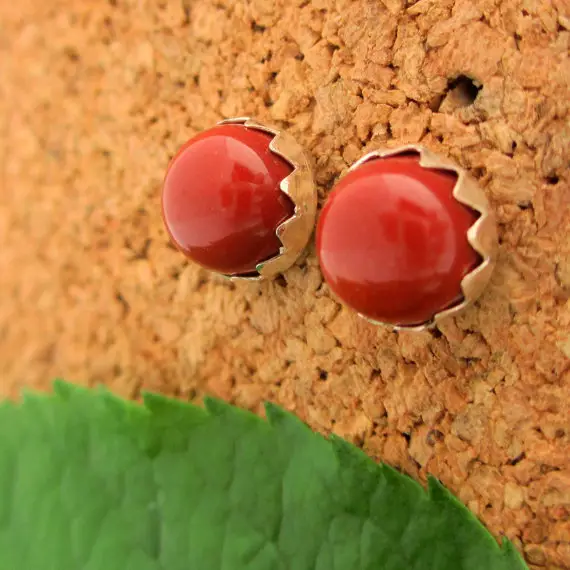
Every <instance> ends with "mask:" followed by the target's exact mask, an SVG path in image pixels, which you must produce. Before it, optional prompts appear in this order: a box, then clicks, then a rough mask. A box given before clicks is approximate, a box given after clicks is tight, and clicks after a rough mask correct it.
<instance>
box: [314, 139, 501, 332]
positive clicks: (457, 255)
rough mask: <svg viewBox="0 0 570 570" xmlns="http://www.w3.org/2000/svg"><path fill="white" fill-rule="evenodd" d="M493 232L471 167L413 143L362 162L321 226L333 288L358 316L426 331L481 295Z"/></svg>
mask: <svg viewBox="0 0 570 570" xmlns="http://www.w3.org/2000/svg"><path fill="white" fill-rule="evenodd" d="M496 244H497V233H496V225H495V222H494V218H493V216H492V214H491V212H490V210H489V205H488V203H487V200H486V198H485V195H484V194H483V192H482V190H481V189H480V188H479V187H478V185H477V183H476V182H475V180H474V179H472V178H471V177H470V176H469V175H468V174H467V172H466V171H465V170H463V169H462V168H459V167H457V166H455V165H454V164H452V163H451V162H448V161H447V160H444V159H442V158H440V157H438V156H436V155H434V154H433V153H431V152H430V151H428V150H427V149H425V148H423V147H421V146H416V145H409V146H404V147H401V148H398V149H395V150H388V151H374V152H371V153H370V154H367V155H366V156H364V157H363V158H362V159H360V160H359V161H358V162H356V163H355V164H354V165H353V166H352V167H351V168H350V170H349V171H348V173H347V174H346V175H345V176H344V177H343V178H342V179H341V180H340V182H339V183H338V184H337V186H336V188H335V189H334V190H333V192H332V194H331V195H330V197H329V199H328V200H327V203H326V204H325V206H324V209H323V211H322V213H321V216H320V219H319V222H318V225H317V253H318V256H319V262H320V265H321V269H322V272H323V275H324V277H325V280H326V282H327V283H328V285H329V287H330V289H331V290H332V292H333V293H334V294H335V295H336V296H337V297H338V298H339V299H340V300H341V301H343V302H344V303H345V304H346V305H348V306H349V307H351V308H352V309H354V310H356V311H357V312H358V313H359V314H360V315H361V316H362V317H364V318H366V319H368V320H369V321H371V322H373V323H375V324H384V325H389V326H391V327H392V328H395V329H413V330H425V329H427V328H430V327H432V326H434V325H435V324H436V323H437V322H438V321H439V320H440V319H442V318H444V317H447V316H450V315H455V314H456V313H458V312H459V311H461V310H463V309H464V308H465V307H467V306H468V305H469V304H470V303H472V302H473V301H475V300H476V299H477V297H478V296H479V295H480V294H481V293H482V291H483V289H484V288H485V286H486V285H487V282H488V281H489V278H490V275H491V273H492V270H493V266H494V256H495V249H496Z"/></svg>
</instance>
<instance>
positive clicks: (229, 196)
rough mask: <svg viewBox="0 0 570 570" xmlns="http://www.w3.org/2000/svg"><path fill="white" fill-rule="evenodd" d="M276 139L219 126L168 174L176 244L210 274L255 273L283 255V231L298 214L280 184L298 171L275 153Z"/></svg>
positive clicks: (166, 196)
mask: <svg viewBox="0 0 570 570" xmlns="http://www.w3.org/2000/svg"><path fill="white" fill-rule="evenodd" d="M272 138H273V137H272V135H269V134H267V133H264V132H261V131H259V130H256V129H251V128H246V127H244V126H243V125H221V126H217V127H214V128H213V129H210V130H208V131H204V132H203V133H201V134H199V135H198V136H196V137H194V138H193V139H191V140H189V141H188V142H187V143H186V144H185V145H184V146H183V147H182V148H181V149H180V151H179V152H178V154H177V155H176V156H175V157H174V158H173V159H172V162H171V163H170V166H169V167H168V171H167V173H166V178H165V180H164V185H163V191H162V213H163V218H164V223H165V224H166V228H167V230H168V233H169V234H170V237H171V238H172V240H173V242H174V243H175V245H176V246H177V247H178V248H179V249H180V250H181V251H182V252H183V253H184V254H185V255H187V256H188V257H189V258H190V259H192V260H193V261H195V262H197V263H199V264H200V265H202V266H204V267H206V268H207V269H211V270H213V271H217V272H220V273H224V274H228V275H235V274H245V273H251V272H254V271H255V268H256V265H257V264H258V263H260V262H261V261H265V260H267V259H269V258H271V257H274V256H275V255H277V254H278V253H279V248H280V246H281V242H280V241H279V239H278V238H277V235H276V234H275V230H276V228H277V226H279V224H281V223H282V222H283V221H284V220H286V219H288V218H290V217H291V216H292V215H293V212H294V205H293V203H292V202H291V200H290V199H289V198H288V197H287V196H286V195H285V194H284V193H283V192H281V190H280V189H279V184H280V182H281V181H282V180H283V179H284V178H285V177H287V176H288V175H289V174H290V173H291V172H292V170H293V168H292V166H290V165H289V163H288V162H286V161H285V160H284V159H282V158H281V157H279V156H278V155H276V154H275V153H273V152H272V151H271V150H269V143H270V142H271V140H272Z"/></svg>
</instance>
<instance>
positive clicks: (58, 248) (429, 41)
mask: <svg viewBox="0 0 570 570" xmlns="http://www.w3.org/2000/svg"><path fill="white" fill-rule="evenodd" d="M569 49H570V3H569V2H568V0H552V1H547V0H456V1H453V0H419V1H417V2H414V1H413V0H217V1H214V0H184V1H181V0H106V1H103V0H45V1H40V0H18V1H17V2H9V1H7V2H2V3H0V63H1V65H0V74H1V78H2V79H1V81H0V161H1V164H0V176H1V178H0V180H1V191H0V371H1V376H0V377H1V384H0V395H2V396H10V397H14V396H17V394H18V393H19V391H20V390H21V388H22V387H24V386H27V387H36V388H41V389H45V388H48V387H49V385H50V381H51V379H52V378H53V377H55V376H60V377H65V378H66V379H68V380H72V381H74V382H77V383H79V384H84V385H97V384H99V383H104V384H105V385H107V386H108V387H109V388H110V389H112V390H113V391H115V392H117V393H118V394H121V395H123V396H126V397H129V398H137V397H139V395H140V392H141V391H142V390H152V391H158V392H161V393H164V394H168V395H173V396H176V397H180V398H184V399H196V400H199V399H200V397H201V396H202V395H203V394H206V393H208V394H214V395H217V396H219V397H222V398H224V399H226V400H229V401H231V402H233V403H235V404H237V405H240V406H243V407H245V408H249V409H252V410H255V411H259V412H261V410H262V405H261V404H262V402H263V401H264V400H271V401H273V402H277V403H279V404H281V405H283V406H284V407H286V408H287V409H289V410H292V411H293V412H295V413H296V414H298V415H299V416H300V417H301V418H302V419H304V420H305V421H307V422H308V423H309V424H310V425H311V426H312V427H313V428H315V429H316V430H319V431H320V432H323V433H325V434H326V433H329V432H331V431H332V432H335V433H337V434H340V435H342V436H345V437H346V438H348V439H349V440H351V441H353V442H355V443H357V444H358V445H360V446H361V447H362V448H363V449H364V450H365V451H366V452H367V453H368V454H369V455H371V456H372V457H374V458H375V459H383V460H385V461H387V462H389V463H391V464H393V465H395V466H397V467H399V468H401V469H402V470H404V471H405V472H407V473H409V474H410V475H412V476H413V477H415V478H418V479H419V480H425V477H426V474H427V473H428V472H429V473H433V474H434V475H435V476H437V477H439V478H440V479H441V480H442V481H443V483H444V484H445V485H447V486H448V487H449V488H450V489H451V490H452V491H453V492H454V493H456V494H457V495H458V496H459V498H460V499H461V500H462V501H464V502H465V503H466V504H467V505H468V506H469V508H470V509H472V510H473V512H475V513H476V514H477V515H478V516H479V517H480V518H481V519H482V520H483V521H484V522H485V524H487V525H488V526H489V528H490V529H491V530H492V531H493V532H494V533H495V535H496V536H497V537H499V536H501V535H506V536H508V537H509V538H510V539H512V540H513V541H514V543H515V544H516V545H517V547H518V548H519V549H520V550H521V551H522V552H523V553H524V555H525V557H526V559H527V561H528V562H529V564H530V566H531V568H533V569H543V568H547V569H549V570H556V569H558V570H559V569H570V370H569V362H570V360H569V358H570V302H569V293H570V238H569V231H570V208H569V204H570V188H569V184H570V175H569V169H568V167H569V161H570V122H569V108H570V55H569ZM241 115H250V116H254V117H256V118H258V119H259V120H262V121H269V122H272V123H276V124H278V125H280V126H282V127H284V128H287V129H289V130H290V132H292V133H293V134H294V135H295V136H296V137H297V138H298V140H299V141H300V142H301V143H302V144H303V145H304V146H305V147H306V148H307V149H308V151H309V153H310V154H311V156H312V157H313V159H314V161H315V165H316V178H317V183H318V189H319V197H320V203H321V205H322V203H323V202H324V200H325V199H326V196H327V194H328V192H329V191H330V189H331V188H332V186H333V185H334V183H335V181H336V180H337V179H338V177H339V175H340V174H341V173H342V172H343V171H345V170H346V169H347V168H348V166H349V165H350V164H351V163H352V162H353V161H355V160H356V159H358V158H359V157H360V156H362V155H363V154H364V153H365V152H367V151H370V150H373V149H376V148H379V147H382V146H392V145H397V144H401V143H406V142H420V141H421V142H422V143H423V144H425V145H427V146H428V147H430V148H431V149H433V150H435V151H436V152H439V153H441V154H443V155H446V156H449V157H451V158H453V159H454V160H455V161H456V162H457V163H459V164H460V165H462V166H464V167H466V168H467V169H469V171H470V172H471V173H472V174H473V175H474V176H475V177H476V178H477V179H479V180H480V183H481V185H482V186H483V187H484V189H485V191H486V194H487V196H488V197H489V200H490V201H491V203H492V207H493V209H494V211H495V212H496V214H497V217H498V221H499V232H500V253H499V261H498V267H497V269H496V271H495V274H494V277H493V279H492V283H491V285H490V287H489V288H488V290H487V292H486V293H485V294H484V296H483V297H482V299H481V300H480V302H479V303H478V304H477V305H476V306H474V307H473V308H471V309H470V310H469V311H468V312H466V313H465V314H464V315H463V316H461V317H460V318H457V319H454V320H451V321H448V322H446V323H445V325H442V326H441V328H440V330H439V331H436V332H435V333H422V334H417V333H399V334H398V333H394V332H389V331H387V330H384V329H382V328H375V327H373V326H372V325H369V324H367V323H365V322H364V321H362V320H360V319H359V318H357V317H356V316H355V315H354V314H353V313H352V312H350V311H349V310H346V309H343V308H341V307H340V306H339V305H338V304H337V303H336V302H335V301H334V300H332V298H331V296H330V294H329V292H328V290H327V287H326V285H324V284H323V281H322V277H321V274H320V272H319V268H318V264H317V261H316V257H315V254H314V249H313V248H310V250H309V255H308V256H307V257H306V258H305V259H303V260H301V261H299V262H298V264H297V265H296V266H295V267H294V268H293V269H291V270H290V271H289V272H287V274H286V275H285V276H284V277H283V278H282V279H278V280H277V281H275V282H273V283H262V284H251V283H240V284H233V283H229V282H225V281H222V280H220V279H217V278H213V277H212V276H210V275H208V274H207V273H206V272H204V271H203V270H201V269H199V268H198V267H196V266H194V265H191V264H189V263H187V262H186V261H185V259H184V258H183V257H182V256H181V255H180V254H179V253H177V252H176V251H175V250H174V249H173V247H172V246H171V245H169V243H168V239H167V236H166V233H165V230H164V228H163V226H162V222H161V218H160V185H161V180H162V176H163V174H164V171H165V167H166V165H167V163H168V160H169V158H170V157H171V156H172V155H173V154H174V152H175V151H176V149H177V148H178V146H179V145H180V144H182V143H183V142H185V140H186V139H187V138H189V137H190V136H192V135H193V134H195V133H197V132H198V131H200V130H202V129H205V128H208V127H210V126H212V125H213V124H214V123H215V122H216V121H218V120H220V119H222V118H225V117H231V116H241Z"/></svg>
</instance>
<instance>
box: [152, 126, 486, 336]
mask: <svg viewBox="0 0 570 570" xmlns="http://www.w3.org/2000/svg"><path fill="white" fill-rule="evenodd" d="M162 213H163V219H164V222H165V225H166V228H167V230H168V233H169V234H170V237H171V239H172V241H173V242H174V244H175V245H176V247H177V248H178V249H179V250H180V251H182V253H184V254H185V255H186V256H187V257H188V258H190V259H191V260H192V261H194V262H197V263H198V264H200V265H202V266H203V267H205V268H207V269H209V270H211V271H214V272H217V273H219V274H222V275H224V276H227V277H230V278H239V279H262V278H273V277H276V276H277V275H279V274H281V273H283V272H285V271H286V270H287V269H288V268H289V267H290V266H291V265H293V263H294V262H295V260H296V259H297V258H298V257H299V256H300V255H301V253H302V252H303V250H304V249H305V247H306V245H307V243H308V241H309V239H310V237H311V234H312V232H313V228H314V225H315V219H316V213H317V194H316V188H315V184H314V181H313V174H312V168H311V161H310V159H309V157H308V155H307V153H306V152H305V151H304V150H303V148H302V147H301V146H300V145H299V144H298V143H297V142H296V141H295V139H294V138H293V137H292V136H291V135H290V134H288V133H286V132H283V131H280V130H279V129H276V128H273V127H269V126H266V125H263V124H260V123H257V122H255V121H253V120H250V119H247V118H237V119H229V120H226V121H222V122H221V123H219V124H218V125H217V126H215V127H214V128H212V129H210V130H207V131H204V132H202V133H201V134H199V135H197V136H196V137H194V138H192V139H191V140H189V141H188V142H187V143H186V144H185V145H184V146H182V148H181V149H180V150H179V151H178V153H177V154H176V155H175V157H174V158H173V159H172V161H171V163H170V165H169V167H168V170H167V173H166V177H165V180H164V186H163V193H162ZM496 242H497V238H496V226H495V222H494V219H493V216H492V214H491V212H490V210H489V205H488V203H487V200H486V198H485V195H484V194H483V192H482V191H481V189H480V188H479V187H478V186H477V184H476V182H475V181H474V180H473V179H472V178H471V177H470V176H469V175H468V173H467V172H466V171H465V170H463V169H461V168H459V167H458V166H456V165H454V164H453V163H452V162H450V161H447V160H445V159H442V158H440V157H438V156H436V155H434V154H432V153H431V152H430V151H428V150H427V149H425V148H423V147H421V146H416V145H408V146H404V147H400V148H396V149H390V150H386V151H374V152H371V153H369V154H367V155H366V156H364V157H362V158H361V159H360V160H358V161H357V162H356V163H355V164H354V165H353V166H352V167H351V168H350V169H349V171H348V172H347V174H346V175H345V176H344V177H342V178H341V180H340V181H339V182H338V184H337V185H336V187H335V188H334V189H333V191H332V193H331V195H330V196H329V197H328V199H327V202H326V204H325V205H324V208H323V210H322V212H321V215H320V218H319V221H318V224H317V231H316V248H317V254H318V257H319V262H320V265H321V270H322V272H323V275H324V278H325V281H326V282H327V284H328V286H329V287H330V289H331V290H332V292H333V293H334V294H335V295H336V296H337V297H338V298H339V299H340V300H341V301H342V302H343V303H345V304H346V305H347V306H349V307H351V308H352V309H354V310H355V311H356V312H358V313H359V314H360V315H361V316H362V317H364V318H366V319H368V320H369V321H371V322H373V323H375V324H383V325H388V326H391V327H393V328H397V329H406V328H407V329H414V330H422V329H425V328H429V327H432V326H434V325H435V324H436V323H437V322H438V321H439V320H440V319H442V318H444V317H447V316H450V315H454V314H456V313H458V312H459V311H461V310H462V309H464V308H465V307H466V306H468V305H469V304H470V303H472V302H473V301H475V300H476V299H477V298H478V297H479V295H480V294H481V293H482V291H483V289H484V288H485V286H486V284H487V282H488V280H489V277H490V275H491V272H492V269H493V264H494V263H493V262H494V252H495V248H496Z"/></svg>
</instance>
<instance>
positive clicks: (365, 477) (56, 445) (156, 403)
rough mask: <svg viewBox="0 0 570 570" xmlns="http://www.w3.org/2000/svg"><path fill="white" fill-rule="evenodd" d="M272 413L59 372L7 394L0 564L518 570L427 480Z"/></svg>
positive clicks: (69, 569) (17, 568)
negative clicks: (16, 397)
mask: <svg viewBox="0 0 570 570" xmlns="http://www.w3.org/2000/svg"><path fill="white" fill-rule="evenodd" d="M266 409H267V417H268V421H265V420H262V419H260V418H258V417H257V416H254V415H253V414H250V413H248V412H245V411H243V410H239V409H237V408H234V407H231V406H229V405H228V404H225V403H223V402H220V401H218V400H212V399H209V400H207V401H206V409H202V408H198V407H195V406H192V405H188V404H184V403H181V402H178V401H174V400H170V399H167V398H164V397H162V396H157V395H147V396H146V397H145V403H144V405H137V404H134V403H131V402H126V401H123V400H120V399H119V398H116V397H114V396H112V395H110V394H109V393H107V392H105V391H102V390H99V391H88V390H83V389H80V388H76V387H73V386H71V385H69V384H65V383H62V382H58V383H56V385H55V390H54V393H53V394H50V395H37V394H26V395H25V397H24V399H23V401H22V403H20V404H13V403H9V402H5V403H2V404H0V433H2V438H1V439H0V492H1V497H2V500H1V502H0V568H2V569H6V570H245V569H248V570H482V569H485V570H522V569H524V568H526V566H525V564H524V563H523V561H522V559H521V558H520V556H519V555H518V554H517V552H516V551H515V549H514V548H512V545H510V543H508V542H506V543H505V545H504V546H503V547H499V545H498V543H497V542H496V541H495V540H494V539H493V538H492V536H491V535H490V534H489V533H488V532H487V531H486V530H485V529H484V528H483V526H482V525H481V524H480V523H479V522H478V521H477V520H476V519H475V518H474V517H473V515H471V513H470V512H469V511H468V510H467V509H466V508H465V507H464V506H463V505H461V504H460V503H459V502H458V501H457V500H456V499H455V498H454V497H453V496H452V495H451V494H450V493H449V492H448V491H446V490H445V489H444V488H443V487H442V486H441V484H440V483H438V482H437V481H436V480H435V479H430V481H429V488H428V491H425V490H424V489H422V487H421V486H420V485H418V484H417V483H415V482H414V481H412V480H411V479H409V478H408V477H406V476H403V475H401V474H399V473H398V472H396V471H395V470H394V469H392V468H390V467H388V466H386V465H377V464H375V463H374V462H373V461H371V460H370V459H369V458H368V457H367V456H366V455H365V454H363V453H362V452H361V451H360V450H358V449H356V448H355V447H353V446H352V445H350V444H349V443H347V442H345V441H343V440H342V439H340V438H337V437H333V438H331V439H330V440H328V441H327V440H326V439H324V438H322V437H321V436H319V435H316V434H314V433H312V432H311V431H310V430H309V428H307V427H306V426H305V425H304V424H303V423H301V422H300V421H299V420H298V419H297V418H295V417H294V416H292V415H290V414H288V413H286V412H284V411H283V410H281V409H280V408H278V407H277V406H275V405H272V404H269V405H267V408H266Z"/></svg>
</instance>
